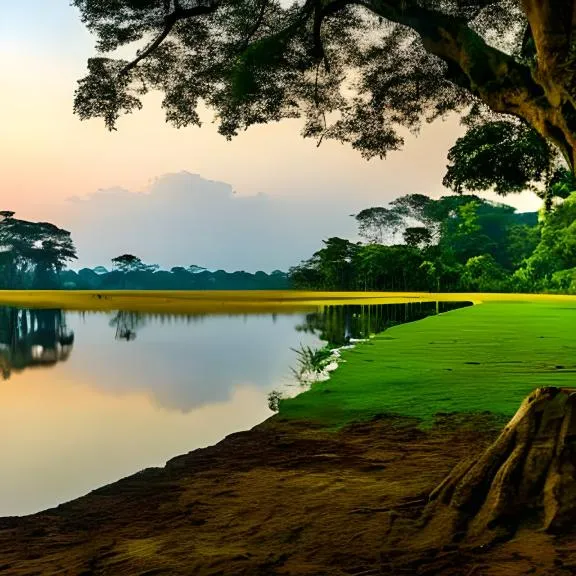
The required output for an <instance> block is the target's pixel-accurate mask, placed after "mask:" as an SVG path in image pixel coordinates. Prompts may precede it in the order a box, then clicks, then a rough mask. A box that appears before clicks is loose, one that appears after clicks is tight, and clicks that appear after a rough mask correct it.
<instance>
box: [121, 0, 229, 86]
mask: <svg viewBox="0 0 576 576" xmlns="http://www.w3.org/2000/svg"><path fill="white" fill-rule="evenodd" d="M174 4H175V5H174V11H173V12H172V13H171V14H168V15H167V16H166V17H165V18H164V29H163V30H162V32H160V34H159V35H158V36H157V37H156V39H155V40H154V41H153V42H152V43H151V44H150V45H149V46H148V47H147V48H146V49H145V50H143V51H142V52H141V53H140V54H138V56H137V57H136V58H134V60H132V61H131V62H129V63H128V64H127V65H126V66H124V68H122V70H120V73H119V76H123V75H125V74H127V73H128V72H129V71H130V70H132V69H133V68H135V67H136V66H137V65H138V64H139V63H140V62H141V61H142V60H144V59H145V58H147V57H148V56H150V54H152V52H154V50H156V49H157V48H158V47H159V46H160V44H162V42H164V40H166V38H167V37H168V35H169V34H170V32H172V29H173V28H174V26H175V25H176V23H177V22H178V21H180V20H185V19H187V18H192V17H194V16H201V15H204V14H211V13H212V12H215V11H216V9H217V8H218V3H217V2H213V3H211V4H208V5H202V4H199V5H197V6H193V7H192V8H182V7H181V6H180V3H179V2H178V1H177V0H176V1H175V3H174Z"/></svg>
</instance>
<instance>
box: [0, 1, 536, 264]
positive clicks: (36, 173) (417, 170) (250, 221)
mask: <svg viewBox="0 0 576 576" xmlns="http://www.w3.org/2000/svg"><path fill="white" fill-rule="evenodd" d="M93 47H94V38H93V37H91V35H90V34H89V33H88V31H87V30H86V29H85V28H84V26H83V24H82V23H81V21H80V18H79V13H78V12H77V10H76V9H75V8H73V7H71V6H69V5H68V0H28V1H27V2H10V3H8V2H6V1H0V182H1V190H2V196H1V199H2V207H1V209H3V210H14V211H16V214H17V216H18V217H20V218H24V219H30V220H47V221H50V222H53V223H54V224H56V225H58V226H62V227H65V228H66V229H67V230H70V231H71V233H72V238H73V239H74V241H75V243H76V245H77V248H78V255H79V260H78V261H77V262H75V263H74V264H73V265H72V267H73V268H79V267H83V266H96V265H104V266H110V259H111V258H113V257H115V256H117V255H119V254H121V253H125V252H131V253H134V254H136V255H137V256H139V257H140V258H142V260H144V261H145V262H151V263H152V262H153V263H157V264H160V265H161V266H162V267H164V268H170V267H171V266H176V265H189V264H197V265H201V266H205V267H207V268H210V269H217V268H224V269H227V270H246V271H255V270H264V271H271V270H274V269H287V268H288V267H289V266H291V265H294V264H297V263H298V262H300V261H301V260H302V259H305V258H307V257H309V256H310V255H311V254H312V252H314V251H315V250H317V249H319V248H320V247H321V240H322V239H323V238H327V237H329V236H341V237H347V238H350V239H353V240H355V239H357V237H356V227H355V225H354V219H353V218H351V217H350V214H353V213H356V212H358V211H360V210H361V209H363V208H366V207H369V206H376V205H386V204H387V203H388V202H390V201H391V200H393V199H394V198H397V197H398V196H401V195H404V194H409V193H422V194H428V195H430V196H433V197H438V196H440V195H442V194H443V193H446V192H447V191H446V190H445V189H443V187H442V176H443V174H444V171H445V167H446V163H447V160H446V155H447V151H448V149H449V148H450V146H451V145H452V144H453V143H454V141H455V140H456V138H458V137H459V136H460V135H461V134H462V133H463V128H462V127H461V126H460V125H459V122H458V119H457V118H455V117H452V118H450V119H449V120H447V121H444V122H442V121H439V122H436V123H434V124H431V125H427V126H425V127H424V128H423V129H422V131H421V133H420V134H419V136H418V137H413V136H409V137H408V138H407V140H406V145H405V147H404V148H403V150H402V151H400V152H394V153H392V154H390V155H389V156H388V157H387V158H386V159H384V160H379V159H373V160H371V161H366V160H364V159H363V158H362V157H361V156H360V154H359V153H358V152H356V151H354V150H352V148H351V147H349V146H346V145H342V144H339V143H337V142H324V143H323V144H322V145H321V146H320V147H319V148H318V147H316V143H315V142H314V141H312V140H304V139H303V138H302V137H301V136H300V134H299V132H300V126H301V124H300V121H298V120H287V121H283V122H281V123H277V124H272V125H267V126H258V127H253V128H251V129H249V130H248V131H247V132H244V133H242V134H241V135H240V136H238V137H237V138H235V139H234V140H233V141H232V142H228V141H226V140H225V139H224V138H223V137H222V136H219V135H218V134H217V132H216V127H215V126H214V125H213V124H211V117H210V115H209V114H206V115H205V118H206V123H205V124H204V125H203V126H202V127H201V128H198V127H190V128H185V129H180V130H178V129H176V128H174V127H172V126H171V125H169V124H167V123H166V122H165V119H164V115H163V112H162V109H161V107H160V101H161V97H160V96H159V95H157V94H152V95H150V96H148V97H146V98H145V100H144V109H143V110H142V111H140V112H136V113H134V114H132V115H129V116H126V117H124V118H122V119H121V120H120V121H119V123H118V131H116V132H109V131H108V130H107V129H106V128H105V126H104V124H103V122H102V121H101V120H89V121H84V122H82V121H80V120H79V119H78V118H77V117H76V116H74V115H73V113H72V102H73V95H74V90H75V88H76V81H77V80H78V79H80V78H82V77H83V76H84V75H85V73H86V61H87V59H88V58H89V57H90V56H91V55H93V54H94V48H93ZM486 197H488V198H494V197H492V196H490V195H486ZM506 202H508V203H509V204H512V205H514V206H516V207H517V208H518V209H519V210H522V211H524V210H535V209H537V208H538V207H539V201H538V199H537V198H536V197H534V196H532V195H522V196H516V197H510V198H507V199H506Z"/></svg>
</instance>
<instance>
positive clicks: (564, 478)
mask: <svg viewBox="0 0 576 576" xmlns="http://www.w3.org/2000/svg"><path fill="white" fill-rule="evenodd" d="M429 500H430V501H429V504H428V506H427V508H426V510H425V514H424V520H425V527H424V530H423V534H422V535H423V538H424V539H425V540H427V541H428V542H430V540H435V541H438V542H439V541H443V542H447V541H460V540H467V541H475V542H476V543H479V542H481V543H488V542H493V541H495V540H500V539H506V538H509V537H511V536H513V534H514V533H515V532H516V531H517V530H518V529H519V528H521V527H523V526H525V527H530V528H532V529H541V530H545V531H548V532H552V533H555V532H563V531H567V530H570V529H572V528H573V527H574V526H575V525H576V389H566V388H564V389H563V388H539V389H537V390H535V391H534V392H533V393H532V394H531V395H530V396H528V397H527V398H526V399H525V400H524V402H523V403H522V405H521V406H520V408H519V410H518V412H517V413H516V415H515V416H514V417H513V418H512V420H511V421H510V422H509V424H508V425H507V426H506V427H505V429H504V430H503V431H502V433H501V434H500V436H499V437H498V438H497V440H496V441H495V442H494V443H493V444H492V445H491V446H490V447H489V448H488V449H487V450H486V451H485V452H484V453H483V454H482V455H481V456H480V457H478V458H471V459H470V460H468V461H466V462H462V463H461V464H459V465H458V466H456V467H455V468H454V470H453V471H452V472H451V473H450V474H449V476H448V477H447V478H446V479H445V480H444V481H443V482H442V483H441V484H440V485H439V486H438V487H437V488H436V489H435V490H434V491H433V492H432V493H431V494H430V498H429Z"/></svg>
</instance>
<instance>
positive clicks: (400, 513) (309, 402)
mask: <svg viewBox="0 0 576 576" xmlns="http://www.w3.org/2000/svg"><path fill="white" fill-rule="evenodd" d="M450 296H452V295H450ZM575 300H576V299H574V298H572V299H570V298H565V299H561V300H555V299H546V298H541V299H536V301H534V302H525V303H522V302H517V303H506V304H496V303H494V304H489V303H486V304H484V305H482V306H477V307H472V308H464V309H460V310H455V311H452V312H449V313H447V314H445V315H441V316H434V317H429V318H426V319H424V320H422V321H419V322H415V323H412V324H406V325H401V326H397V327H394V328H392V329H390V330H388V331H386V332H385V333H383V334H381V335H380V336H377V337H376V338H374V339H372V340H371V341H370V342H366V343H359V344H358V345H357V346H356V348H354V349H352V350H346V351H343V353H342V355H343V359H344V360H346V362H344V363H342V364H341V365H340V367H339V368H338V370H336V371H335V372H333V373H332V375H331V378H330V380H329V381H327V382H323V383H318V384H315V385H314V386H313V387H312V389H311V390H310V391H308V392H305V393H303V394H302V395H300V396H299V397H296V398H294V399H291V400H287V401H285V402H282V404H281V411H280V413H279V415H278V416H275V417H273V418H271V419H269V420H268V421H266V422H264V423H263V424H261V425H259V426H256V427H255V428H254V429H252V430H250V431H247V432H242V433H239V434H235V435H232V436H230V437H228V438H226V439H224V440H223V441H222V442H220V443H218V444H217V445H215V446H212V447H210V448H206V449H202V450H196V451H194V452H191V453H189V454H187V455H184V456H179V457H177V458H174V459H172V460H171V461H169V462H168V463H167V465H166V467H165V468H161V469H160V468H159V469H149V470H145V471H143V472H141V473H139V474H135V475H133V476H131V477H129V478H126V479H124V480H121V481H119V482H116V483H114V484H112V485H109V486H107V487H105V488H102V489H100V490H96V491H94V492H92V493H91V494H89V495H87V496H85V497H83V498H80V499H78V500H75V501H73V502H70V503H67V504H64V505H62V506H59V507H58V508H55V509H53V510H48V511H46V512H42V513H40V514H36V515H33V516H28V517H23V518H4V519H0V574H2V573H4V574H10V575H15V576H20V575H24V574H26V575H30V574H46V575H51V574H70V575H78V574H83V575H84V576H88V575H94V576H95V575H101V574H110V575H116V574H118V575H124V574H125V575H128V574H130V575H132V574H140V575H144V574H147V575H148V576H151V575H152V574H157V575H161V574H165V575H169V574H170V575H176V576H178V575H179V574H195V575H199V576H203V575H206V576H208V575H209V576H213V575H216V574H221V575H228V574H230V575H236V574H238V575H246V576H248V575H262V576H264V575H266V576H268V575H275V574H276V575H280V574H283V575H294V576H296V575H315V576H317V575H327V576H332V575H334V576H344V575H348V576H350V575H353V576H360V575H361V576H372V575H380V574H386V575H388V574H430V575H432V574H443V575H463V576H464V575H466V576H470V575H474V576H483V575H486V576H497V575H516V574H517V575H520V574H528V573H533V574H550V575H552V574H554V575H556V574H559V575H564V574H566V575H567V574H573V573H574V570H575V568H576V541H575V539H574V535H571V536H570V535H556V536H550V535H547V534H544V533H540V532H536V531H531V530H526V529H523V530H522V531H521V532H519V533H517V534H516V536H515V538H514V539H512V540H509V541H507V542H504V543H501V544H499V545H497V546H494V547H488V548H486V547H484V548H479V549H476V548H473V547H467V546H464V545H457V544H454V543H445V544H442V545H439V544H438V543H430V544H429V545H428V546H422V545H421V544H417V541H418V535H419V532H420V528H421V523H420V518H421V514H422V511H423V509H424V506H425V503H426V497H427V495H428V494H429V493H430V492H431V491H432V490H433V489H434V488H435V487H436V486H437V485H438V483H440V482H441V481H442V479H443V478H444V477H446V475H447V474H448V473H449V472H450V471H451V470H452V469H453V467H454V466H455V465H456V464H458V463H459V462H461V461H462V460H465V459H468V458H472V459H477V458H478V457H479V456H480V455H481V454H482V451H483V450H484V448H485V447H486V446H488V445H489V444H490V443H491V442H492V441H493V440H494V438H495V437H496V435H497V434H498V431H499V428H500V426H501V423H502V419H503V418H505V417H507V416H509V415H511V414H512V413H513V412H515V410H516V409H517V408H518V406H519V404H520V402H521V400H522V398H523V396H524V395H525V392H524V390H525V389H527V390H528V391H530V390H531V389H532V388H534V387H536V386H543V385H558V386H567V385H570V384H571V385H572V386H574V382H575V380H574V378H575V374H576V365H575V360H574V357H575V356H574V352H575V350H576V334H575V333H574V330H573V326H574V319H576V303H575ZM326 390H328V392H327V391H326ZM484 410H490V411H491V412H495V413H496V416H494V414H486V413H482V412H483V411H484ZM390 412H396V415H390ZM448 412H455V413H452V414H448ZM398 414H400V415H398Z"/></svg>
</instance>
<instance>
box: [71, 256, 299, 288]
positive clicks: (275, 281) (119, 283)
mask: <svg viewBox="0 0 576 576" xmlns="http://www.w3.org/2000/svg"><path fill="white" fill-rule="evenodd" d="M112 264H113V269H112V270H107V269H106V268H104V267H103V266H98V267H96V268H94V269H91V268H82V269H81V270H79V271H78V272H75V271H73V270H66V271H64V272H63V273H62V274H61V278H62V287H63V288H65V289H68V290H286V289H288V288H289V287H290V283H289V280H288V274H287V273H286V272H282V271H280V270H275V271H273V272H272V273H270V274H267V273H266V272H262V271H258V272H255V273H254V274H252V273H249V272H244V271H238V272H226V271H224V270H216V271H215V272H211V271H209V270H206V269H205V268H202V267H201V266H196V265H191V266H188V267H187V268H185V267H183V266H175V267H173V268H171V269H170V271H167V270H160V267H159V266H158V265H157V264H146V263H144V262H142V260H141V259H140V258H138V257H137V256H134V255H133V254H122V255H121V256H118V257H116V258H113V259H112Z"/></svg>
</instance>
